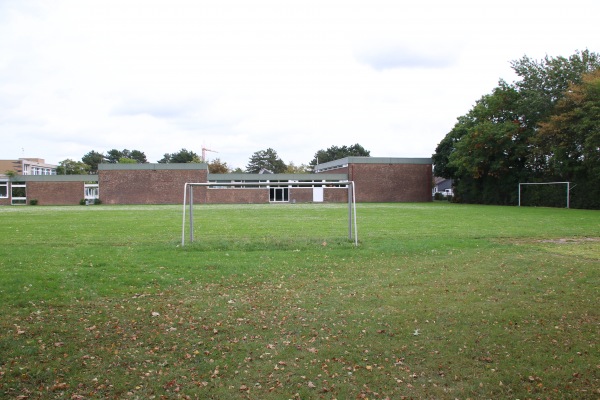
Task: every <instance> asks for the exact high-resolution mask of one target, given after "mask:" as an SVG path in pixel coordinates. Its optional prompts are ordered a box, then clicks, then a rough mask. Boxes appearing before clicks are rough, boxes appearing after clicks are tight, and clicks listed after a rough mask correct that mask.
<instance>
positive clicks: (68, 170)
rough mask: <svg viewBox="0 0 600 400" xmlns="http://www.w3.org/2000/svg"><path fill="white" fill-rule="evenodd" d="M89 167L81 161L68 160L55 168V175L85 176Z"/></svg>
mask: <svg viewBox="0 0 600 400" xmlns="http://www.w3.org/2000/svg"><path fill="white" fill-rule="evenodd" d="M89 170H90V166H89V165H87V164H86V163H84V162H82V161H74V160H71V159H70V158H67V159H66V160H62V161H60V162H59V163H58V166H57V167H56V174H57V175H86V174H88V173H89Z"/></svg>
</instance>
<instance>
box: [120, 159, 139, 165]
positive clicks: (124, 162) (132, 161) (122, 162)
mask: <svg viewBox="0 0 600 400" xmlns="http://www.w3.org/2000/svg"><path fill="white" fill-rule="evenodd" d="M119 164H138V162H137V160H134V159H133V158H128V157H121V158H119Z"/></svg>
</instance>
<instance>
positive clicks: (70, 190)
mask: <svg viewBox="0 0 600 400" xmlns="http://www.w3.org/2000/svg"><path fill="white" fill-rule="evenodd" d="M83 196H84V183H83V182H36V181H31V182H27V204H29V202H30V201H31V200H34V199H35V200H37V201H38V204H39V205H41V206H47V205H77V204H79V202H80V201H81V199H83Z"/></svg>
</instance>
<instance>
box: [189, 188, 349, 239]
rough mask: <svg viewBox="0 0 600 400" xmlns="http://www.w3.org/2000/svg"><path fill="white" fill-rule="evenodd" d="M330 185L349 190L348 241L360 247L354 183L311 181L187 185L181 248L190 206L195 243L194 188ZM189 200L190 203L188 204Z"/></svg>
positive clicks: (190, 227) (192, 234)
mask: <svg viewBox="0 0 600 400" xmlns="http://www.w3.org/2000/svg"><path fill="white" fill-rule="evenodd" d="M328 185H336V186H338V187H346V188H347V189H348V239H349V240H352V239H354V246H356V247H358V232H357V224H356V193H355V189H354V181H310V182H200V183H190V182H188V183H186V184H185V185H184V188H183V221H182V224H181V246H182V247H183V246H185V225H186V208H187V207H188V204H189V225H190V226H189V230H190V237H189V240H190V243H191V242H193V241H194V209H193V205H194V187H197V186H200V187H209V186H219V187H223V186H228V187H247V186H258V187H265V188H269V187H273V186H276V187H315V186H318V187H319V186H320V187H325V186H328ZM188 200H189V203H188Z"/></svg>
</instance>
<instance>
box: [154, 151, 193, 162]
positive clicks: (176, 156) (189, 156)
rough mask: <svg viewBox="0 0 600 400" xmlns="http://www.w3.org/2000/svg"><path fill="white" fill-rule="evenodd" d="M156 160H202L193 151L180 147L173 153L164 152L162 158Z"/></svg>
mask: <svg viewBox="0 0 600 400" xmlns="http://www.w3.org/2000/svg"><path fill="white" fill-rule="evenodd" d="M158 162H159V163H161V164H177V163H201V162H202V160H201V159H200V157H199V156H198V154H196V153H194V152H193V151H190V150H187V149H181V150H179V151H177V152H175V153H171V154H169V153H165V155H164V156H163V158H162V159H160V160H158Z"/></svg>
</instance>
